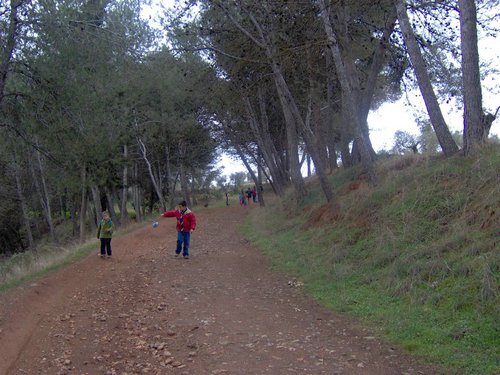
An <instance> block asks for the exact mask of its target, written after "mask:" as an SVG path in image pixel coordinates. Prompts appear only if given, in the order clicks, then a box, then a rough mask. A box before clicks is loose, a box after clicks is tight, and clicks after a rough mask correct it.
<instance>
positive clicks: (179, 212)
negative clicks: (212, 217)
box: [160, 201, 196, 259]
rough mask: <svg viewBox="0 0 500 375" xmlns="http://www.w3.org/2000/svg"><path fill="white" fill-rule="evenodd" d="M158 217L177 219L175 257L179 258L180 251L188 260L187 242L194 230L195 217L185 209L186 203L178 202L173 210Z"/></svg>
mask: <svg viewBox="0 0 500 375" xmlns="http://www.w3.org/2000/svg"><path fill="white" fill-rule="evenodd" d="M160 217H175V218H176V219H177V226H176V229H177V248H176V249H175V256H179V254H180V253H181V251H182V256H183V257H184V259H189V242H190V239H191V233H192V232H193V231H194V230H195V229H196V216H195V215H194V213H193V212H192V211H191V210H190V209H189V208H188V207H187V204H186V201H182V202H180V203H179V204H178V205H177V207H176V208H175V210H172V211H165V212H164V213H163V214H161V215H160ZM183 245H184V247H183Z"/></svg>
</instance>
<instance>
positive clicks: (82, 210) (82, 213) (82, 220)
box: [80, 163, 87, 243]
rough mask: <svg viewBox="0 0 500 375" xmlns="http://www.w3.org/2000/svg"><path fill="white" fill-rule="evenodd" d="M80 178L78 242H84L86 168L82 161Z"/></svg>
mask: <svg viewBox="0 0 500 375" xmlns="http://www.w3.org/2000/svg"><path fill="white" fill-rule="evenodd" d="M80 179H81V184H82V190H81V204H80V243H83V242H85V234H86V233H85V232H86V231H85V229H86V224H85V218H86V216H87V170H86V164H85V163H83V165H82V170H81V173H80Z"/></svg>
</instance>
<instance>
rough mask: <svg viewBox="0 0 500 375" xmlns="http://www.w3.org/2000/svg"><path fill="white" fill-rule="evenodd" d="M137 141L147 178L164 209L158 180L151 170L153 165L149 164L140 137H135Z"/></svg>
mask: <svg viewBox="0 0 500 375" xmlns="http://www.w3.org/2000/svg"><path fill="white" fill-rule="evenodd" d="M137 143H138V145H139V150H140V151H141V156H142V159H143V160H144V162H145V163H146V166H147V167H148V173H149V178H150V179H151V184H152V185H153V188H154V190H155V193H156V195H157V196H158V199H159V200H160V205H161V208H162V210H166V209H167V205H166V204H165V199H164V198H163V194H162V192H161V188H160V184H159V181H157V179H156V177H155V174H154V172H153V166H152V165H151V162H150V161H149V159H148V155H147V152H146V145H145V144H144V142H143V141H142V140H141V139H140V138H137Z"/></svg>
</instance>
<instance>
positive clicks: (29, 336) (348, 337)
mask: <svg viewBox="0 0 500 375" xmlns="http://www.w3.org/2000/svg"><path fill="white" fill-rule="evenodd" d="M250 209H259V208H258V207H251V208H250ZM246 213H247V209H243V208H241V207H237V206H231V207H228V208H226V207H225V208H216V209H209V210H205V211H203V212H201V213H198V214H197V219H198V228H197V230H196V232H195V233H194V234H193V235H192V247H191V258H190V259H189V260H184V259H182V258H175V257H174V256H173V254H174V248H175V222H174V221H173V220H169V219H164V220H162V221H160V226H159V227H158V228H156V229H154V228H152V227H146V228H143V229H140V230H138V231H135V232H133V233H130V234H127V235H123V236H120V237H116V238H115V239H113V243H112V244H113V252H114V255H113V259H106V260H103V259H100V258H99V257H98V256H97V249H96V252H95V253H93V254H92V255H91V256H89V257H88V258H86V259H84V260H83V261H81V262H78V263H77V264H74V265H71V266H70V267H68V268H66V269H64V270H60V271H58V272H56V273H54V274H52V275H50V276H48V277H46V278H44V279H43V280H39V281H37V282H36V283H33V284H31V285H25V286H22V287H18V288H15V289H13V290H10V291H8V292H7V293H3V294H0V375H4V374H5V375H13V374H15V375H18V374H30V375H31V374H90V375H95V374H119V375H124V374H128V375H130V374H190V375H198V374H200V375H201V374H242V375H243V374H244V375H249V374H274V375H276V374H328V375H333V374H370V375H372V374H383V375H388V374H398V375H399V374H426V375H427V374H437V373H439V372H438V371H436V370H433V369H432V368H430V367H427V366H425V365H421V364H418V362H417V361H416V360H415V359H413V358H411V357H410V356H407V355H405V354H403V353H402V352H401V351H400V350H398V349H395V348H392V347H391V346H389V345H387V344H383V343H382V342H381V341H380V340H378V339H377V338H375V337H374V336H373V335H372V334H371V333H370V332H368V331H367V330H364V329H363V328H362V327H361V326H360V325H358V324H356V322H353V321H352V320H350V319H347V318H345V317H342V316H339V315H336V314H334V313H332V312H329V311H328V310H326V309H325V308H323V307H321V306H319V305H318V304H317V303H315V302H314V301H312V300H311V299H310V298H308V297H307V296H306V295H305V293H304V291H303V290H302V288H301V287H295V286H290V285H289V283H288V281H289V278H287V277H286V276H285V275H282V274H279V273H276V272H273V271H271V269H270V267H269V263H268V261H267V260H266V258H265V257H264V256H263V255H261V254H260V253H259V252H258V251H257V250H256V249H255V248H254V247H252V245H251V244H249V243H248V242H247V241H245V240H244V239H243V238H241V236H240V235H239V234H238V233H237V227H238V226H239V225H240V224H241V223H242V222H243V220H244V217H245V215H246Z"/></svg>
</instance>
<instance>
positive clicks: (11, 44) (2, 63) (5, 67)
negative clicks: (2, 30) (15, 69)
mask: <svg viewBox="0 0 500 375" xmlns="http://www.w3.org/2000/svg"><path fill="white" fill-rule="evenodd" d="M22 4H23V1H22V0H11V1H10V14H9V25H8V29H7V34H6V37H5V40H2V41H3V46H2V47H0V48H1V49H2V53H0V104H1V103H2V102H3V99H4V97H5V84H6V81H7V73H8V71H9V65H10V62H11V60H12V54H13V53H14V48H15V47H16V34H17V29H18V24H19V20H18V17H17V13H18V8H19V7H20V6H21V5H22Z"/></svg>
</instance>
